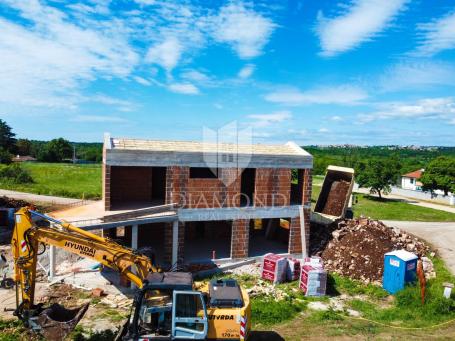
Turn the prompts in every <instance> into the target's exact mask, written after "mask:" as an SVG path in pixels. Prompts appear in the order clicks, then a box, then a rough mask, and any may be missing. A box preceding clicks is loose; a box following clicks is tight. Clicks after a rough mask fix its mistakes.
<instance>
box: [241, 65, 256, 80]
mask: <svg viewBox="0 0 455 341" xmlns="http://www.w3.org/2000/svg"><path fill="white" fill-rule="evenodd" d="M254 69H255V65H254V64H247V65H245V66H244V67H243V68H241V69H240V71H239V73H238V74H237V77H239V78H241V79H247V78H250V77H251V75H252V74H253V72H254Z"/></svg>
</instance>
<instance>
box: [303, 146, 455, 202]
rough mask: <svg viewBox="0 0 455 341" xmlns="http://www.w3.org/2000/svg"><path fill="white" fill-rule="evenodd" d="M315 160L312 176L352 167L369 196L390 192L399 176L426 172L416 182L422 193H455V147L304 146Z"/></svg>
mask: <svg viewBox="0 0 455 341" xmlns="http://www.w3.org/2000/svg"><path fill="white" fill-rule="evenodd" d="M303 148H305V149H306V150H307V151H308V152H309V153H310V154H312V155H313V157H314V165H313V172H314V174H324V173H325V170H326V168H327V166H328V165H335V166H343V167H351V168H354V170H355V174H356V175H355V178H356V182H357V183H358V184H359V186H360V187H364V188H370V192H371V193H375V194H378V196H379V197H380V198H381V197H382V194H383V193H386V194H387V193H389V192H390V190H391V187H392V186H394V185H397V184H399V182H400V179H401V176H402V175H404V174H406V173H409V172H412V171H415V170H418V169H425V171H424V173H423V175H422V177H421V178H420V179H419V181H420V182H421V183H422V190H424V191H430V192H434V191H436V190H441V191H443V192H444V194H445V195H447V194H448V193H449V192H451V193H455V147H422V148H417V147H399V146H371V147H358V146H339V147H338V146H330V147H318V146H306V147H303Z"/></svg>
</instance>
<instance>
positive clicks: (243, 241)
mask: <svg viewBox="0 0 455 341" xmlns="http://www.w3.org/2000/svg"><path fill="white" fill-rule="evenodd" d="M249 232H250V221H249V220H248V219H239V220H233V221H232V237H231V258H244V257H248V242H249Z"/></svg>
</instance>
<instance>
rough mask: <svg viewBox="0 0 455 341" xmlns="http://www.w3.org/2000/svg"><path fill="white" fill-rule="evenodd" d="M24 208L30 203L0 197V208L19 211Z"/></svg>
mask: <svg viewBox="0 0 455 341" xmlns="http://www.w3.org/2000/svg"><path fill="white" fill-rule="evenodd" d="M26 206H30V203H29V202H27V201H24V200H18V199H13V198H8V197H5V196H3V197H0V207H6V208H15V209H19V208H21V207H26Z"/></svg>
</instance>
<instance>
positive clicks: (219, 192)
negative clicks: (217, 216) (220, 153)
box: [166, 166, 240, 208]
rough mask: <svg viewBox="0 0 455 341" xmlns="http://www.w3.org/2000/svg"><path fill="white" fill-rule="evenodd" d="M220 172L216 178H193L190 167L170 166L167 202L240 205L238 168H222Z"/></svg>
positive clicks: (220, 205) (215, 205)
mask: <svg viewBox="0 0 455 341" xmlns="http://www.w3.org/2000/svg"><path fill="white" fill-rule="evenodd" d="M220 173H221V174H220V176H219V177H220V178H216V179H192V178H190V176H189V167H177V166H172V167H168V168H167V174H166V203H173V202H176V203H178V204H179V205H180V206H182V207H183V206H184V207H186V208H220V207H231V206H239V205H240V196H239V195H238V193H239V192H240V178H239V177H238V176H237V174H238V173H239V172H238V170H237V169H220ZM225 184H227V186H226V185H225Z"/></svg>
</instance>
